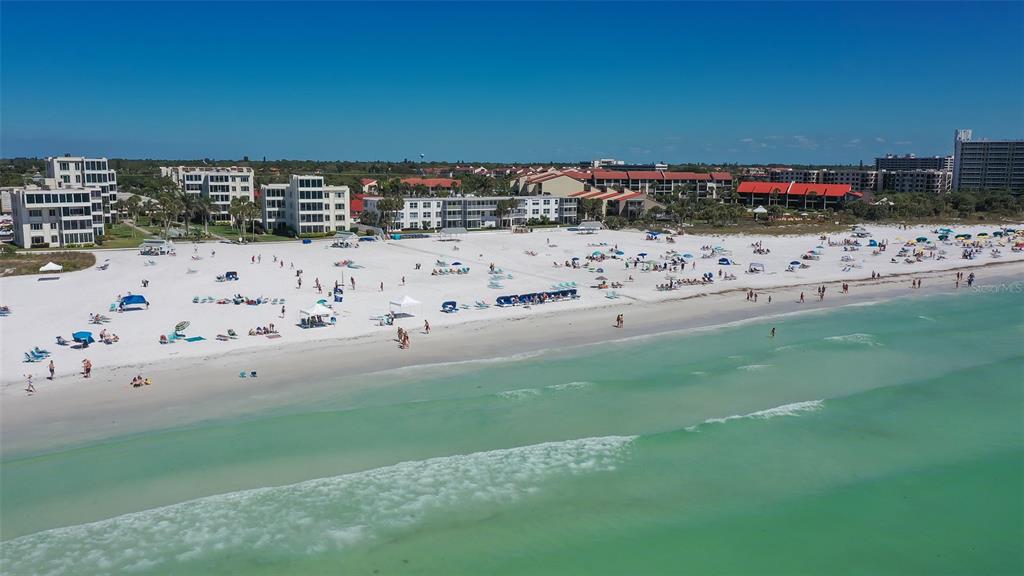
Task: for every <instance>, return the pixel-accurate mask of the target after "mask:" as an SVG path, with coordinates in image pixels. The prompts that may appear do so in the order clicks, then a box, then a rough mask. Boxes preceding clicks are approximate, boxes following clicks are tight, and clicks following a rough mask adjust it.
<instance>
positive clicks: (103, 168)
mask: <svg viewBox="0 0 1024 576" xmlns="http://www.w3.org/2000/svg"><path fill="white" fill-rule="evenodd" d="M46 177H47V178H48V179H52V180H53V182H51V183H50V185H51V186H52V187H56V188H98V189H99V190H100V196H99V198H98V199H96V200H95V202H94V203H95V204H99V206H93V210H92V215H93V228H94V233H95V234H96V235H97V236H102V235H103V233H104V230H105V227H104V224H113V223H114V222H117V206H116V204H117V172H115V171H114V170H111V169H110V164H109V162H108V161H107V159H106V158H85V157H83V156H51V157H49V158H47V159H46Z"/></svg>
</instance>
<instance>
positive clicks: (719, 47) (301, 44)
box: [0, 1, 1024, 163]
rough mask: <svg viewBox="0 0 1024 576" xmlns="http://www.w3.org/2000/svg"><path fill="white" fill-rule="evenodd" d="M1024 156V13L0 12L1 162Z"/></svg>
mask: <svg viewBox="0 0 1024 576" xmlns="http://www.w3.org/2000/svg"><path fill="white" fill-rule="evenodd" d="M958 127H963V128H972V129H973V130H974V134H975V137H990V138H999V137H1016V138H1021V137H1024V3H1021V2H1005V3H994V4H981V3H969V4H968V3H954V2H940V3H935V4H928V3H924V2H914V3H908V4H895V3H865V2H854V3H838V2H820V3H818V2H798V3H786V4H776V3H766V2H761V3H753V4H746V3H735V2H726V3H718V4H703V3H702V4H686V3H652V4H637V3H631V4H617V3H597V4H584V3H565V4H547V3H518V4H504V3H481V4H471V3H444V4H438V3H426V2H420V3H412V4H405V3H378V4H342V3H329V2H315V3H308V4H299V3H289V4H283V3H272V2H255V3H244V2H227V3H221V4H215V3H200V2H183V3H157V2H137V3H95V2H72V3H68V4H57V3H45V2H33V3H21V2H9V1H2V2H0V154H2V155H3V156H5V157H10V156H20V155H40V156H43V155H52V154H61V153H64V152H70V153H77V154H87V155H105V156H111V157H133V158H145V157H150V158H188V159H191V158H202V157H211V158H224V159H227V158H241V157H242V156H245V155H247V156H249V157H250V158H261V157H263V156H266V157H267V158H292V159H299V158H302V159H324V160H334V159H352V160H373V159H385V160H400V159H402V158H416V157H418V156H419V154H421V153H423V154H425V155H426V158H427V159H429V160H446V161H467V162H468V161H474V160H477V161H508V162H514V161H518V162H529V161H535V162H539V161H576V160H581V159H589V158H595V157H609V156H610V157H617V158H623V159H626V160H629V161H635V162H646V161H658V160H663V161H668V162H696V161H706V162H790V163H797V162H807V163H825V162H842V163H855V162H858V161H861V160H864V161H870V160H871V159H872V158H873V157H874V156H875V155H877V154H883V153H886V152H896V153H905V152H914V153H917V154H919V155H932V154H948V153H951V150H952V139H953V130H954V129H955V128H958Z"/></svg>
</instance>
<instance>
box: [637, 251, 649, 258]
mask: <svg viewBox="0 0 1024 576" xmlns="http://www.w3.org/2000/svg"><path fill="white" fill-rule="evenodd" d="M637 256H639V257H641V258H646V257H647V252H640V253H639V254H637Z"/></svg>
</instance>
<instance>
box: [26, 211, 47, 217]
mask: <svg viewBox="0 0 1024 576" xmlns="http://www.w3.org/2000/svg"><path fill="white" fill-rule="evenodd" d="M28 217H29V218H42V217H43V211H42V210H29V211H28Z"/></svg>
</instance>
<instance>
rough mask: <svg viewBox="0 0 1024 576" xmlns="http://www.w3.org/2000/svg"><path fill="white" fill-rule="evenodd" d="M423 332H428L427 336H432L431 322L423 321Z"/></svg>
mask: <svg viewBox="0 0 1024 576" xmlns="http://www.w3.org/2000/svg"><path fill="white" fill-rule="evenodd" d="M423 331H424V332H426V333H427V334H430V321H429V320H423Z"/></svg>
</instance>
